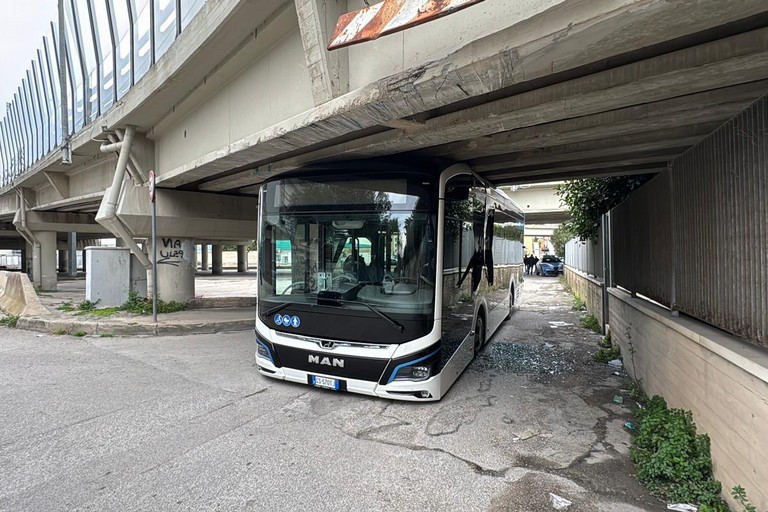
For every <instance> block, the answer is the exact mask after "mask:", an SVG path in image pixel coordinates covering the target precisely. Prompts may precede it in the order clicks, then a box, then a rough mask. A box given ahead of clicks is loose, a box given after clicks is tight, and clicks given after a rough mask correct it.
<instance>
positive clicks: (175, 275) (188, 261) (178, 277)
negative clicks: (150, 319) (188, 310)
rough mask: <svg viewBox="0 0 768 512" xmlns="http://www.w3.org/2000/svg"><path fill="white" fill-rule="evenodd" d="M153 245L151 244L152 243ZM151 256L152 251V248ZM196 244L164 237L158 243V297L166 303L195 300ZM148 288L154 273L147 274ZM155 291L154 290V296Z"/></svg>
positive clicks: (190, 241)
mask: <svg viewBox="0 0 768 512" xmlns="http://www.w3.org/2000/svg"><path fill="white" fill-rule="evenodd" d="M150 244H151V242H150ZM150 254H152V249H151V247H150ZM195 260H196V254H195V243H194V242H193V241H192V240H186V239H181V238H171V237H162V238H159V239H158V241H157V296H158V298H160V299H162V300H163V301H165V302H170V301H176V302H187V301H190V300H192V299H194V298H195V270H196V267H197V263H196V261H195ZM147 274H148V275H147V282H148V286H149V287H150V288H151V285H152V271H151V270H150V271H149V272H147ZM154 293H155V291H154V290H152V294H154Z"/></svg>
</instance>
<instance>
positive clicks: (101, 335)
mask: <svg viewBox="0 0 768 512" xmlns="http://www.w3.org/2000/svg"><path fill="white" fill-rule="evenodd" d="M114 337H115V336H114V335H112V334H99V338H114Z"/></svg>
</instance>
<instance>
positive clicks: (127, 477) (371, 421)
mask: <svg viewBox="0 0 768 512" xmlns="http://www.w3.org/2000/svg"><path fill="white" fill-rule="evenodd" d="M526 287H527V289H526V299H525V302H524V304H523V305H522V306H521V308H520V310H519V311H516V312H515V314H514V315H513V317H512V319H511V320H510V321H508V322H507V323H506V324H505V325H504V326H503V328H502V330H501V331H500V332H499V333H497V335H496V336H495V337H494V338H493V339H492V340H491V343H490V345H489V346H488V347H487V348H486V350H485V351H484V352H483V353H482V354H481V355H480V356H479V357H478V358H476V360H475V362H474V363H473V364H472V366H471V367H470V368H469V369H468V370H467V371H466V372H465V373H464V375H463V376H462V377H461V378H460V379H459V381H458V382H457V383H456V385H454V387H453V389H452V390H451V392H450V393H449V394H448V396H446V397H445V398H444V399H443V400H442V401H441V402H438V403H429V404H408V403H399V402H390V401H385V400H380V399H371V398H366V397H362V396H358V395H347V394H336V393H334V392H330V391H322V390H316V389H312V388H309V387H306V386H300V385H294V384H286V383H282V382H277V381H273V380H271V379H266V378H264V377H261V376H260V375H258V374H257V373H256V369H255V366H254V359H253V351H254V345H253V339H252V334H251V333H246V332H241V333H230V334H219V335H197V336H184V337H166V338H90V337H86V338H75V337H70V336H54V335H41V334H37V333H31V332H24V331H20V330H15V329H8V328H5V327H0V404H2V414H0V510H2V511H6V510H8V511H16V510H30V511H59V510H94V511H110V510H116V511H125V510H244V511H248V510H260V511H282V510H285V511H293V510H309V511H332V510H333V511H335V510H341V511H362V510H399V511H405V510H418V511H430V510H440V511H453V510H462V511H473V510H493V511H502V510H509V511H545V510H554V508H553V506H552V504H551V502H550V499H551V498H550V496H549V493H555V494H557V495H558V496H561V497H564V498H567V499H568V500H570V501H572V502H573V504H572V505H571V506H570V507H569V508H568V509H567V510H569V511H571V512H572V511H634V510H664V508H665V507H663V505H662V504H660V503H658V502H656V501H655V500H654V499H653V498H651V497H649V496H648V495H647V493H646V492H645V491H644V490H643V489H642V488H641V487H639V486H638V485H637V484H636V483H635V482H634V480H633V479H632V477H631V472H632V466H631V464H630V463H629V460H628V456H627V453H628V445H629V443H630V441H631V439H630V436H629V434H628V433H627V432H626V430H625V429H624V428H623V427H622V425H623V422H624V421H625V420H626V419H627V418H629V416H630V413H631V410H630V408H629V406H628V404H629V403H631V401H630V400H629V399H628V398H627V400H625V404H624V405H617V404H614V403H612V401H611V400H612V397H613V396H614V395H616V394H621V391H620V390H621V388H622V387H626V385H627V383H626V381H625V380H623V379H621V378H620V376H616V375H614V374H613V369H611V368H609V367H607V366H605V365H600V364H597V363H594V362H592V360H591V358H590V354H591V353H592V352H594V351H595V350H596V348H597V347H596V342H597V340H598V339H599V336H597V335H594V334H590V333H588V332H587V331H585V330H584V329H582V328H581V327H579V326H578V314H577V313H575V312H574V311H572V310H571V308H570V299H569V297H568V296H566V294H565V293H564V292H563V291H562V289H561V287H560V285H559V284H558V282H557V280H556V279H554V278H538V277H533V278H529V279H528V281H527V283H526ZM624 396H625V397H626V394H624Z"/></svg>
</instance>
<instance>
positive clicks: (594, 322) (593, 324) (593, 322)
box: [581, 315, 601, 334]
mask: <svg viewBox="0 0 768 512" xmlns="http://www.w3.org/2000/svg"><path fill="white" fill-rule="evenodd" d="M581 326H582V327H584V328H585V329H589V330H591V331H594V332H596V333H597V334H600V331H601V329H600V321H599V320H598V319H597V317H596V316H595V315H587V316H585V317H584V318H582V319H581Z"/></svg>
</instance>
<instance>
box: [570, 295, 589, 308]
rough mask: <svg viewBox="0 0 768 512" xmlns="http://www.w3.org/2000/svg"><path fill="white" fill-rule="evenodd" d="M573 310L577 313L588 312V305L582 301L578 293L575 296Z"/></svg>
mask: <svg viewBox="0 0 768 512" xmlns="http://www.w3.org/2000/svg"><path fill="white" fill-rule="evenodd" d="M573 309H574V310H576V311H586V310H587V303H586V302H584V299H582V298H581V297H580V296H579V294H578V293H574V294H573Z"/></svg>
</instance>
